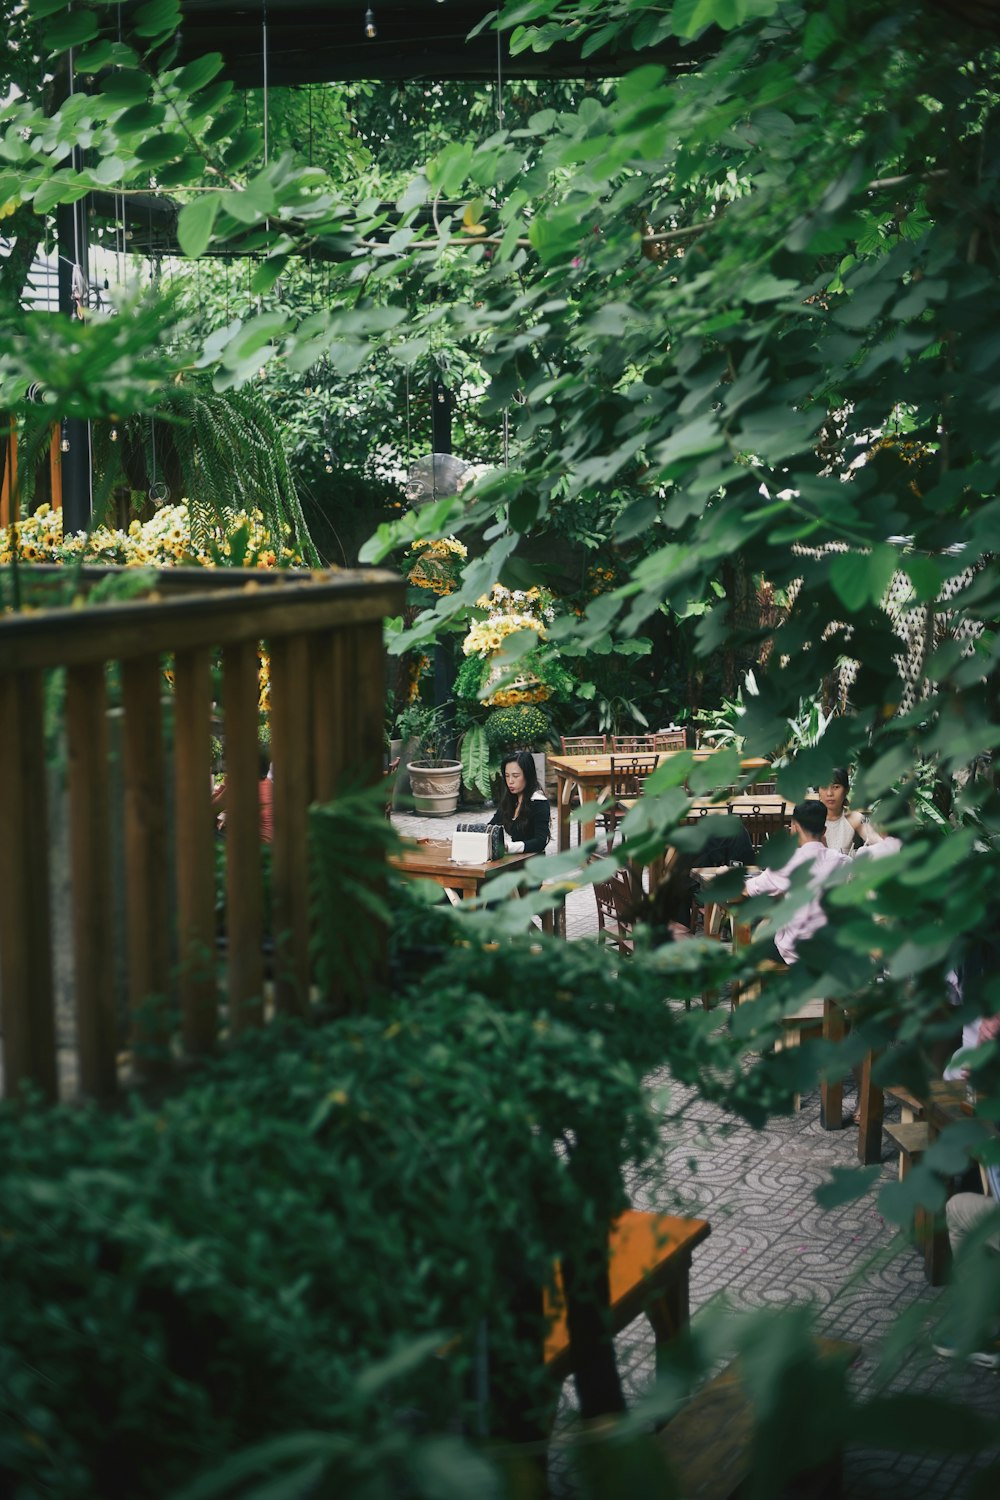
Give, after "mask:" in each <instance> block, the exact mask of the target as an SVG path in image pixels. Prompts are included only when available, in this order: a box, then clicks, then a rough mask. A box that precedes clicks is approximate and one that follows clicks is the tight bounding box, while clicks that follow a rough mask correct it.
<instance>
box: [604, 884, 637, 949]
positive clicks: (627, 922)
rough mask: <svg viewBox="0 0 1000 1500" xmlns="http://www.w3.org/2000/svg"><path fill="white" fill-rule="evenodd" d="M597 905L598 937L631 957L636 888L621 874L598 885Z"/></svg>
mask: <svg viewBox="0 0 1000 1500" xmlns="http://www.w3.org/2000/svg"><path fill="white" fill-rule="evenodd" d="M594 900H595V901H596V902H597V936H598V939H599V941H601V942H606V943H608V944H609V945H610V946H612V947H615V948H617V949H618V952H619V953H631V952H632V949H633V947H634V943H633V937H632V929H633V919H632V907H633V896H632V887H631V885H630V883H629V879H628V875H627V874H626V872H625V871H624V870H617V871H616V872H615V874H614V875H612V876H611V878H610V879H609V880H596V881H595V882H594Z"/></svg>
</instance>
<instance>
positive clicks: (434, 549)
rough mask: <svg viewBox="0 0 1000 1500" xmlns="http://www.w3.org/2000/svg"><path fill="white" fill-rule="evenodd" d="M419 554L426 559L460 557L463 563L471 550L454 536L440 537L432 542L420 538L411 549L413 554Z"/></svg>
mask: <svg viewBox="0 0 1000 1500" xmlns="http://www.w3.org/2000/svg"><path fill="white" fill-rule="evenodd" d="M417 552H421V553H423V555H424V556H425V557H443V558H445V557H459V558H461V559H462V561H463V562H464V561H465V559H466V558H467V557H468V555H469V549H468V548H467V547H466V546H464V544H463V543H462V542H460V541H459V540H458V538H457V537H453V536H439V537H437V538H435V540H434V541H430V542H429V541H428V540H427V538H426V537H422V536H421V537H418V538H417V540H416V541H415V542H414V543H413V545H412V546H411V547H410V553H411V554H415V553H417Z"/></svg>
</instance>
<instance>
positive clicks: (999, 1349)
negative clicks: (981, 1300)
mask: <svg viewBox="0 0 1000 1500" xmlns="http://www.w3.org/2000/svg"><path fill="white" fill-rule="evenodd" d="M975 1033H976V1039H977V1041H978V1042H992V1041H996V1040H997V1039H998V1038H1000V1014H998V1015H995V1016H987V1017H984V1018H980V1020H979V1021H978V1022H977V1023H976V1027H975ZM971 1045H972V1046H975V1045H976V1041H973V1042H972V1043H971ZM963 1050H964V1049H963ZM968 1072H969V1070H968V1068H967V1067H966V1068H961V1067H959V1068H956V1069H950V1070H949V1071H946V1073H945V1077H946V1078H947V1077H949V1074H950V1076H952V1077H963V1076H964V1077H967V1076H968ZM983 1171H984V1175H985V1178H986V1181H987V1183H988V1185H989V1193H988V1195H987V1194H984V1193H953V1194H952V1196H951V1197H950V1198H949V1199H948V1202H947V1203H946V1204H945V1217H946V1219H947V1222H948V1243H949V1245H950V1246H951V1253H952V1258H953V1259H954V1258H955V1256H957V1255H958V1253H959V1250H960V1249H961V1247H962V1244H963V1242H964V1241H965V1239H966V1238H967V1236H968V1235H969V1234H971V1233H972V1231H973V1229H975V1228H976V1226H977V1225H978V1224H981V1223H982V1222H983V1220H984V1219H986V1218H988V1217H989V1216H990V1215H992V1216H993V1219H994V1220H995V1227H994V1229H993V1231H992V1233H991V1234H990V1235H989V1236H988V1238H987V1240H986V1246H987V1249H988V1250H989V1251H990V1252H992V1254H994V1255H1000V1213H998V1212H997V1209H998V1205H1000V1167H997V1166H988V1167H985V1168H984V1169H983ZM934 1352H935V1353H936V1354H940V1355H942V1356H943V1357H944V1358H945V1359H953V1358H955V1357H956V1355H959V1354H962V1355H964V1357H965V1358H966V1359H968V1361H969V1362H970V1364H974V1365H982V1366H984V1367H985V1368H986V1369H990V1370H996V1369H1000V1329H997V1331H996V1334H995V1335H994V1337H993V1338H992V1339H988V1340H987V1341H986V1343H985V1344H984V1345H983V1347H982V1348H979V1349H971V1350H960V1349H959V1348H958V1347H957V1346H956V1345H954V1344H951V1343H947V1342H945V1341H944V1340H943V1339H942V1340H935V1343H934Z"/></svg>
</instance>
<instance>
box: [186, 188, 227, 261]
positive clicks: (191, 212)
mask: <svg viewBox="0 0 1000 1500" xmlns="http://www.w3.org/2000/svg"><path fill="white" fill-rule="evenodd" d="M218 212H219V195H218V193H202V194H201V195H200V196H199V197H197V198H195V199H194V200H193V202H191V203H185V205H184V207H183V208H182V209H181V211H180V215H179V217H178V220H177V239H178V242H179V244H180V247H181V250H182V251H183V252H184V254H185V255H187V256H190V258H191V259H192V260H197V258H198V256H199V255H202V254H204V251H205V249H206V247H207V245H208V242H209V240H210V239H211V238H212V230H213V228H214V227H215V220H216V216H217V215H218Z"/></svg>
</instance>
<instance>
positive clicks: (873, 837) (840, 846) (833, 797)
mask: <svg viewBox="0 0 1000 1500" xmlns="http://www.w3.org/2000/svg"><path fill="white" fill-rule="evenodd" d="M850 784H851V778H850V776H849V775H848V774H847V770H846V768H845V767H844V766H836V767H835V768H834V770H833V772H832V773H831V776H830V781H829V784H828V785H827V786H821V787H820V788H819V800H820V802H822V804H823V806H824V807H825V808H826V847H827V848H828V849H836V850H837V851H838V853H840V854H847V855H851V854H853V853H854V849H855V846H856V845H857V844H858V841H859V840H860V842H861V843H862V844H877V843H879V841H880V840H881V839H882V838H883V837H884V835H883V834H881V833H879V831H878V829H877V828H876V827H875V824H874V823H873V822H872V821H871V819H870V818H869V816H868V814H867V813H863V812H851V811H850V810H849V809H848V806H847V798H848V793H849V791H850Z"/></svg>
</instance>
